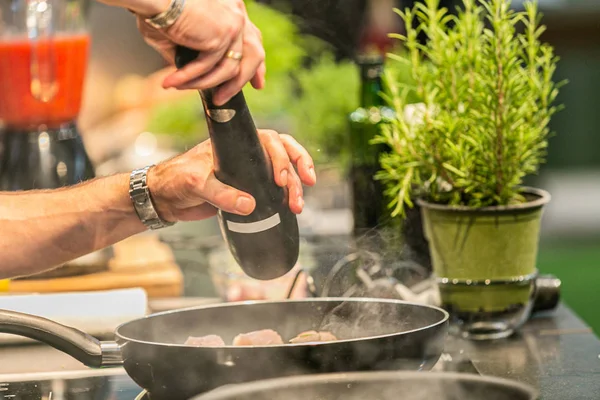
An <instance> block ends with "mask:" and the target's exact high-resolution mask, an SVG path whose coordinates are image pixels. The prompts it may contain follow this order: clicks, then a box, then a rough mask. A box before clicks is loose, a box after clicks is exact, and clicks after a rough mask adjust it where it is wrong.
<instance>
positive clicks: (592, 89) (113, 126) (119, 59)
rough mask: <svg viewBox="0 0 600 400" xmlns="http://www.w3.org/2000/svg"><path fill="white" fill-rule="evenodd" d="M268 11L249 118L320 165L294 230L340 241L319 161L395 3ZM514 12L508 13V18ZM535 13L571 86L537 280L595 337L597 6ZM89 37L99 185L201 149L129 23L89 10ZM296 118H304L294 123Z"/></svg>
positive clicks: (196, 282) (92, 136) (568, 1)
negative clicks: (360, 52)
mask: <svg viewBox="0 0 600 400" xmlns="http://www.w3.org/2000/svg"><path fill="white" fill-rule="evenodd" d="M268 3H274V4H273V6H274V7H275V9H276V10H280V11H281V12H279V11H273V10H272V9H269V8H264V7H261V6H259V5H257V4H255V3H253V2H249V7H250V14H251V18H253V20H254V21H255V23H256V24H257V25H258V26H259V28H261V30H263V34H264V36H265V46H266V47H267V57H268V59H269V60H268V70H269V72H268V74H269V75H268V76H267V86H268V88H267V89H266V90H265V92H264V93H250V91H251V90H247V92H248V96H249V102H250V107H251V109H252V110H253V112H254V114H255V116H256V117H257V119H258V124H259V126H262V127H274V128H277V129H279V130H281V131H286V132H289V133H291V134H293V135H295V136H297V137H298V138H299V139H300V140H301V141H303V144H305V145H306V146H307V147H308V148H309V149H310V151H311V152H313V154H315V155H316V156H317V159H318V161H319V163H320V165H321V169H322V171H321V175H320V181H319V184H318V185H317V187H316V188H314V189H313V190H311V191H310V192H309V193H307V196H308V199H307V211H306V212H305V215H304V216H303V217H302V219H301V224H302V229H304V230H305V232H310V233H327V234H331V233H334V234H335V233H338V234H344V233H345V232H344V230H345V229H346V230H347V231H348V230H349V229H350V227H351V224H350V223H349V222H348V218H347V217H348V215H349V211H348V210H347V207H349V202H348V199H347V197H348V190H347V188H346V187H345V186H344V185H341V184H339V179H338V178H339V176H338V175H337V174H336V165H337V164H336V163H337V162H339V160H332V159H331V158H328V157H327V154H326V151H325V147H327V146H328V144H330V143H333V142H334V141H335V138H336V137H339V136H336V135H338V134H340V131H343V130H344V129H345V123H346V122H345V121H346V115H347V112H349V111H350V110H351V109H352V108H353V107H355V106H356V102H357V101H358V99H354V98H353V97H358V74H357V71H356V69H355V68H354V67H353V65H352V64H350V63H349V62H348V61H346V60H345V57H346V56H347V55H348V54H349V53H350V52H351V51H352V49H353V48H354V47H355V46H356V45H358V43H359V42H360V41H361V38H364V36H365V35H364V33H365V32H366V33H367V34H368V35H369V34H370V35H375V36H377V35H378V32H380V31H384V32H385V31H390V30H394V29H399V26H398V23H399V21H397V20H396V18H395V15H394V14H393V13H392V12H391V11H390V9H391V7H392V6H399V5H402V3H401V2H400V1H394V0H372V1H371V2H370V3H369V4H367V2H366V1H358V0H352V1H350V0H315V1H305V0H296V1H294V0H291V1H287V2H280V3H276V4H275V2H271V1H269V2H268ZM519 3H520V2H518V1H515V2H513V4H514V5H515V7H519ZM447 4H448V5H451V4H452V3H451V2H447ZM539 4H540V8H541V10H542V11H543V12H544V17H545V18H544V23H545V24H546V25H547V26H548V31H547V32H546V33H545V40H547V41H549V42H550V43H551V44H552V45H554V46H555V48H556V52H557V53H558V55H559V56H560V57H561V60H562V61H561V62H560V63H559V69H558V72H557V76H558V78H559V79H564V78H566V77H568V78H569V84H568V85H567V86H566V87H564V88H563V89H562V91H561V93H560V98H559V102H561V103H563V104H565V106H566V108H565V110H564V111H562V112H560V113H559V114H557V116H556V117H555V118H554V120H553V123H552V125H553V130H555V131H556V133H557V135H556V136H555V137H554V138H552V139H551V141H550V149H549V157H548V162H547V164H546V165H545V166H544V167H543V169H542V171H541V173H540V175H539V177H537V178H536V179H537V182H536V185H537V186H540V187H542V188H544V189H546V190H549V191H550V192H551V193H552V194H553V198H552V202H551V203H550V205H549V206H548V208H547V210H546V213H545V217H544V222H543V237H542V243H541V252H540V257H539V269H540V270H541V272H543V273H552V274H555V275H557V276H558V277H559V278H560V279H561V280H562V281H563V286H562V293H563V299H564V300H565V301H566V303H567V304H568V305H570V306H571V307H573V308H574V310H575V311H576V312H577V313H578V314H579V315H580V316H581V317H582V318H583V319H584V320H586V322H587V323H588V324H590V325H591V326H592V327H593V328H594V330H595V331H596V333H600V314H598V313H597V311H596V310H597V308H598V306H600V292H599V291H598V290H597V287H598V285H599V284H600V156H599V155H598V154H599V152H600V134H599V132H600V113H599V112H598V110H597V108H598V104H600V41H598V39H597V38H598V37H600V1H599V0H562V1H561V0H540V1H539ZM292 15H293V16H292ZM363 16H366V18H363ZM365 20H366V21H369V20H376V21H377V24H375V25H373V26H371V28H370V29H368V30H367V31H363V30H360V29H357V26H360V23H361V21H365ZM291 21H296V22H297V24H296V25H293V24H292V23H291ZM295 26H298V27H299V29H300V30H301V32H304V33H309V34H311V35H314V36H317V37H319V38H321V39H322V40H324V41H326V42H329V43H330V44H331V45H332V46H333V47H332V48H331V49H330V50H327V49H326V50H323V48H322V47H323V46H322V42H320V41H317V44H315V43H314V41H312V42H307V41H306V40H305V39H306V36H298V35H297V34H295V33H294V29H295V28H294V27H295ZM91 32H92V47H91V58H90V64H89V68H88V75H87V80H86V86H85V92H84V101H83V109H82V113H81V116H80V126H81V130H82V135H83V137H84V141H85V144H86V148H87V149H88V153H89V155H90V157H91V158H92V161H93V162H94V163H95V165H96V166H97V169H98V171H97V172H98V174H103V173H110V172H113V171H117V170H128V169H130V168H133V167H139V166H143V165H145V164H147V163H148V161H149V160H152V161H157V160H160V159H162V158H165V157H168V156H169V155H170V154H173V153H174V152H177V151H180V150H182V149H184V148H186V147H189V146H191V145H193V143H196V142H198V141H200V140H203V139H204V137H205V135H206V133H205V128H204V126H203V125H202V124H203V121H202V120H201V108H200V102H199V100H198V99H197V97H194V96H195V94H194V96H192V97H190V95H189V94H182V93H176V92H173V93H172V92H166V91H163V90H161V89H160V85H159V82H160V75H161V73H163V72H162V71H163V68H164V67H165V64H164V62H163V60H162V59H161V58H160V56H158V55H157V54H156V53H155V52H154V51H153V50H152V49H151V48H149V47H148V46H146V44H145V43H144V42H143V40H142V39H141V38H140V36H139V34H138V31H137V29H136V27H135V23H134V19H133V17H132V16H131V14H129V13H127V12H126V11H123V10H120V9H116V8H111V7H107V6H104V5H101V4H98V3H94V4H93V8H92V11H91ZM303 54H308V55H309V57H302V55H303ZM307 60H308V61H307ZM336 62H339V64H336ZM292 70H295V71H296V72H297V73H296V75H295V78H294V79H295V81H296V82H299V83H300V87H302V88H303V89H304V91H303V92H302V93H303V94H302V96H301V99H299V100H294V97H293V96H294V92H293V90H292V89H291V86H289V82H288V80H286V79H284V78H283V77H284V76H286V74H287V73H288V72H289V71H292ZM333 77H335V79H332V78H333ZM286 85H288V86H286ZM350 89H352V90H354V91H353V92H352V91H350ZM355 93H356V96H354V94H355ZM308 111H310V114H307V113H308ZM306 116H308V117H309V118H303V117H306ZM299 121H302V123H299ZM328 135H331V140H329V141H328V140H327V136H328ZM326 166H329V167H331V168H326ZM325 212H327V213H328V214H327V215H328V216H329V218H328V219H327V224H322V225H319V224H318V223H319V221H322V220H323V219H321V218H317V216H318V215H320V214H319V213H325ZM334 218H337V220H334ZM177 229H178V230H177V231H175V230H173V231H172V232H174V233H172V235H173V237H175V236H177V235H179V236H177V237H179V238H180V237H181V234H182V233H181V232H184V233H185V232H187V234H193V235H199V236H204V237H206V238H212V237H214V236H215V235H216V234H217V233H218V232H217V227H216V225H215V224H214V221H209V222H202V223H196V224H185V226H179V227H178V228H177ZM168 234H169V232H167V233H166V236H168ZM178 240H179V239H178ZM193 247H194V246H193V245H192V246H191V248H193ZM179 249H180V250H179V251H177V252H176V256H177V257H178V263H179V264H180V266H181V267H182V268H183V270H184V274H187V275H186V283H185V286H186V294H187V293H189V294H194V295H202V294H204V292H203V291H207V293H208V292H209V291H210V289H209V286H210V283H209V281H208V278H207V275H202V274H199V273H198V272H197V271H196V270H194V269H193V268H191V267H190V268H191V269H190V270H189V271H187V270H186V268H185V261H182V260H184V259H185V258H186V257H188V258H189V259H191V260H192V261H195V262H199V260H198V257H200V256H199V253H198V252H192V253H190V254H187V255H186V249H185V245H183V246H180V247H179ZM194 271H196V272H194Z"/></svg>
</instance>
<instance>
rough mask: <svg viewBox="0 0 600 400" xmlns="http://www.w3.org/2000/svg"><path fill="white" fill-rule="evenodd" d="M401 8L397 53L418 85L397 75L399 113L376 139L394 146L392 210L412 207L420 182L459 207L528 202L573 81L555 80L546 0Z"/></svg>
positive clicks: (389, 180) (383, 174)
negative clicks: (563, 91)
mask: <svg viewBox="0 0 600 400" xmlns="http://www.w3.org/2000/svg"><path fill="white" fill-rule="evenodd" d="M395 12H396V13H398V14H399V15H400V17H401V18H402V19H403V20H404V21H405V26H406V34H405V35H399V34H392V35H391V36H392V37H395V38H397V39H399V40H400V41H402V44H403V47H404V49H405V53H397V54H390V57H389V58H390V59H391V60H392V62H399V63H402V64H404V65H406V64H408V65H410V67H411V69H410V71H411V74H412V80H413V82H414V86H406V85H403V84H402V83H401V82H392V81H390V82H388V85H389V87H390V88H391V90H390V99H389V100H390V101H389V103H390V105H391V106H392V107H394V108H395V110H396V114H397V119H396V120H395V121H394V122H393V123H392V124H391V125H390V126H388V127H386V128H384V129H383V130H382V131H381V133H380V134H379V136H378V137H377V138H376V139H375V142H381V143H386V144H388V145H389V146H390V147H391V148H392V151H391V152H390V153H388V154H384V155H382V158H381V160H380V161H381V167H382V170H381V171H380V172H379V173H378V175H377V179H380V180H382V181H384V182H385V184H386V187H387V194H388V195H389V196H390V197H391V202H390V205H389V206H390V208H391V209H392V215H394V216H397V215H404V207H405V206H409V207H412V201H411V199H413V198H414V195H415V193H414V190H415V189H418V190H419V196H422V197H424V198H425V199H427V200H429V201H432V202H435V203H440V204H447V205H451V206H452V205H463V206H469V207H474V208H479V207H485V206H493V205H508V204H513V203H517V202H522V201H523V198H522V196H521V195H520V192H519V190H520V185H521V184H522V182H523V179H524V177H525V176H527V175H529V174H534V173H536V172H537V171H538V168H539V165H540V164H541V163H543V162H544V161H545V155H546V153H545V152H546V148H547V140H548V136H549V135H550V130H549V127H548V124H549V122H550V119H551V117H552V116H553V115H554V114H555V113H556V112H557V111H558V110H559V109H560V107H559V106H555V105H553V103H554V101H555V99H556V96H557V94H558V90H559V88H560V86H562V85H563V84H564V83H565V82H559V83H555V82H554V81H553V80H552V78H553V75H554V72H555V70H556V63H557V62H558V58H557V57H556V56H555V55H554V51H553V49H552V47H551V46H549V45H548V44H545V43H542V42H541V41H540V36H541V34H542V33H543V32H544V30H545V27H544V26H543V25H540V14H539V12H538V7H537V3H536V2H527V3H526V4H525V9H524V10H523V11H519V12H518V11H515V10H513V9H512V8H511V1H510V0H463V4H462V7H460V8H459V9H458V10H457V13H456V15H453V14H451V13H449V12H448V10H447V9H445V8H440V7H439V0H422V1H421V2H418V3H416V5H415V6H414V7H413V8H411V9H405V10H404V11H401V10H398V9H396V10H395ZM521 28H522V29H521ZM421 36H424V37H425V38H426V39H425V42H424V44H423V43H422V42H420V41H419V37H421ZM415 94H416V95H417V96H418V97H419V98H420V99H421V100H422V102H423V107H421V108H420V110H421V111H420V112H416V113H415V112H412V111H413V109H414V106H409V107H407V105H408V102H407V98H408V97H409V96H414V95H415ZM407 111H411V112H407Z"/></svg>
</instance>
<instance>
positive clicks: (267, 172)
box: [175, 47, 300, 280]
mask: <svg viewBox="0 0 600 400" xmlns="http://www.w3.org/2000/svg"><path fill="white" fill-rule="evenodd" d="M198 54H199V53H198V52H197V51H195V50H191V49H188V48H185V47H178V48H177V51H176V55H175V65H176V66H177V68H181V67H183V66H184V65H186V64H188V63H189V62H191V61H193V60H195V59H196V58H197V57H198ZM200 95H201V98H202V103H203V105H204V112H205V114H206V123H207V125H208V132H209V134H210V138H211V144H212V149H213V157H214V164H215V176H216V177H217V179H219V180H220V181H221V182H223V183H225V184H226V185H229V186H232V187H234V188H236V189H238V190H241V191H244V192H246V193H249V194H250V195H252V196H253V197H254V199H255V200H256V208H255V209H254V211H253V212H252V213H251V214H250V215H247V216H242V215H237V214H231V213H228V212H225V211H222V210H219V214H218V216H219V222H220V226H221V232H222V234H223V237H224V239H225V241H226V242H227V244H228V246H229V250H230V251H231V254H233V256H234V258H235V260H236V261H237V263H238V264H239V266H240V267H241V268H242V269H243V270H244V272H245V273H246V274H247V275H248V276H250V277H252V278H255V279H261V280H269V279H275V278H278V277H280V276H283V275H285V274H286V273H287V272H289V271H290V270H291V269H292V268H293V267H294V265H295V264H296V261H297V260H298V253H299V243H300V240H299V231H298V221H297V220H296V215H295V214H294V213H293V212H292V211H291V210H290V208H289V205H288V194H287V189H285V188H281V187H279V186H277V184H276V183H275V180H274V178H273V169H272V166H271V162H270V160H268V158H267V156H266V153H265V151H264V150H263V147H262V145H261V143H260V140H259V138H258V134H257V130H256V126H255V124H254V121H253V119H252V115H250V111H249V110H248V105H247V104H246V100H245V98H244V94H243V93H242V92H241V91H240V92H239V93H238V94H236V95H235V96H234V97H233V98H232V99H231V100H229V101H228V102H227V103H226V104H224V105H222V106H217V105H215V104H214V103H213V101H212V96H213V90H212V89H208V90H202V91H200Z"/></svg>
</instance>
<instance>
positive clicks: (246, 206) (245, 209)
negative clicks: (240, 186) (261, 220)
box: [235, 196, 252, 214]
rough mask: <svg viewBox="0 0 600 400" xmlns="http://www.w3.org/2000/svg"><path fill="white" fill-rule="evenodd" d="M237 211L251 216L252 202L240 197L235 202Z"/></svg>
mask: <svg viewBox="0 0 600 400" xmlns="http://www.w3.org/2000/svg"><path fill="white" fill-rule="evenodd" d="M235 209H236V210H237V211H238V212H240V213H243V214H249V213H251V212H252V200H250V199H249V198H247V197H244V196H240V197H238V199H237V201H236V202H235Z"/></svg>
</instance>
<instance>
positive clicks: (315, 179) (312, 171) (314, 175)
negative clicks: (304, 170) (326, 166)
mask: <svg viewBox="0 0 600 400" xmlns="http://www.w3.org/2000/svg"><path fill="white" fill-rule="evenodd" d="M308 174H309V175H310V177H311V178H312V180H313V181H315V182H316V181H317V174H316V173H315V168H314V167H312V166H311V167H309V168H308Z"/></svg>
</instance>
